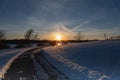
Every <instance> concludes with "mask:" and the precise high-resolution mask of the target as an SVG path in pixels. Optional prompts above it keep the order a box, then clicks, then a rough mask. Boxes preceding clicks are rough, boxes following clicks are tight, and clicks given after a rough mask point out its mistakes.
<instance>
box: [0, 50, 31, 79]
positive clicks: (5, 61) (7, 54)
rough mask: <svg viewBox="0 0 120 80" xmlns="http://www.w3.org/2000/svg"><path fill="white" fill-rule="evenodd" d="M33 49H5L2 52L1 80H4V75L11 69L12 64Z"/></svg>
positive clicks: (0, 59) (0, 52)
mask: <svg viewBox="0 0 120 80" xmlns="http://www.w3.org/2000/svg"><path fill="white" fill-rule="evenodd" d="M29 49H31V48H23V49H5V50H0V80H1V78H4V74H5V73H6V71H7V70H8V69H9V66H10V65H11V63H12V62H13V61H14V60H15V59H16V58H17V57H18V56H19V55H20V54H22V53H24V52H25V51H27V50H29Z"/></svg>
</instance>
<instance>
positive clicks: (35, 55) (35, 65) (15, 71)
mask: <svg viewBox="0 0 120 80" xmlns="http://www.w3.org/2000/svg"><path fill="white" fill-rule="evenodd" d="M40 50H41V48H35V49H30V50H27V51H25V52H23V53H22V54H20V55H19V56H18V57H17V58H16V59H15V60H14V61H13V62H12V64H11V66H10V68H9V69H8V70H7V73H5V75H4V80H69V78H67V77H66V76H65V75H63V74H62V73H61V72H59V71H58V70H57V69H56V68H55V67H54V66H53V65H52V64H50V63H49V61H48V60H47V59H46V58H45V57H44V56H43V55H42V54H41V53H40Z"/></svg>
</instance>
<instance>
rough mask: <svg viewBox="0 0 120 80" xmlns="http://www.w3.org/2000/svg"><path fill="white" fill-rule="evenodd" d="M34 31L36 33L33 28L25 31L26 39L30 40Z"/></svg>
mask: <svg viewBox="0 0 120 80" xmlns="http://www.w3.org/2000/svg"><path fill="white" fill-rule="evenodd" d="M33 33H34V30H33V29H29V30H28V31H27V32H26V33H25V35H24V37H25V39H26V40H30V39H31V38H32V36H33Z"/></svg>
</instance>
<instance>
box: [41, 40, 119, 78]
mask: <svg viewBox="0 0 120 80" xmlns="http://www.w3.org/2000/svg"><path fill="white" fill-rule="evenodd" d="M41 52H42V53H43V54H44V56H45V57H46V58H47V59H48V60H49V61H50V63H51V64H53V65H54V66H55V67H56V68H57V69H58V70H60V71H61V72H62V73H64V74H65V75H66V76H67V77H69V78H70V79H71V80H119V79H120V72H119V71H120V40H108V41H95V42H85V43H69V44H67V45H61V46H55V47H46V48H44V49H43V50H42V51H41Z"/></svg>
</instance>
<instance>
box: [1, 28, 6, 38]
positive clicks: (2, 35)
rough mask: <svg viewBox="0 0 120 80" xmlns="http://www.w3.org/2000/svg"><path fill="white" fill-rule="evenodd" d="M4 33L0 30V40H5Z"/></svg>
mask: <svg viewBox="0 0 120 80" xmlns="http://www.w3.org/2000/svg"><path fill="white" fill-rule="evenodd" d="M5 36H6V32H5V31H4V30H0V40H3V39H5V38H6V37H5Z"/></svg>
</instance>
